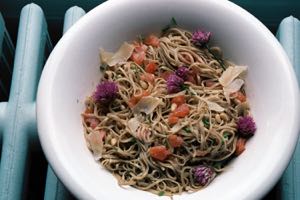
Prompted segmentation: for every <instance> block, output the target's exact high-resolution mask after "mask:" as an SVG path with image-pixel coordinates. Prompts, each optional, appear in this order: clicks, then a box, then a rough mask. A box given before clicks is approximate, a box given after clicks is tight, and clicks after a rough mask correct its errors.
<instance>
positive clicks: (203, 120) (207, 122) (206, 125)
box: [202, 118, 209, 128]
mask: <svg viewBox="0 0 300 200" xmlns="http://www.w3.org/2000/svg"><path fill="white" fill-rule="evenodd" d="M202 122H203V124H204V126H205V127H206V128H208V127H209V119H207V118H203V119H202Z"/></svg>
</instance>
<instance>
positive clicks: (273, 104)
mask: <svg viewBox="0 0 300 200" xmlns="http://www.w3.org/2000/svg"><path fill="white" fill-rule="evenodd" d="M171 17H175V18H176V19H177V21H178V23H179V25H181V26H182V27H184V28H187V29H190V30H194V29H196V28H198V27H202V28H204V29H206V30H209V31H212V32H213V38H212V43H214V44H217V45H219V46H220V47H221V48H222V49H223V50H224V53H225V56H226V57H227V58H230V59H231V60H232V61H234V62H235V63H237V64H240V65H248V66H249V72H248V77H247V79H246V83H247V94H248V96H249V99H250V104H251V107H252V111H253V114H254V118H255V120H256V122H257V127H258V130H257V132H256V135H255V136H254V137H253V138H252V139H251V140H250V141H249V142H248V143H247V149H246V151H245V152H244V153H243V154H242V155H241V156H240V157H238V158H237V159H235V160H234V161H233V162H232V163H231V164H230V166H229V169H228V170H227V171H226V172H224V173H222V174H221V175H220V176H218V177H217V178H216V179H215V180H214V181H213V183H212V184H210V185H209V186H208V187H207V188H205V189H203V190H201V191H199V192H196V193H192V194H182V195H176V196H175V197H174V199H175V200H179V199H181V200H199V199H205V200H209V199H213V200H216V199H222V200H229V199H230V200H232V199H238V200H241V199H258V198H260V197H262V196H263V195H264V194H266V192H267V191H268V190H270V189H271V187H272V186H273V185H274V184H275V182H276V181H277V180H278V179H279V177H280V176H281V174H282V173H283V171H284V169H285V167H286V166H287V164H288V162H289V160H290V157H291V155H292V152H293V150H294V147H295V144H296V141H297V137H298V125H297V123H298V122H299V115H298V113H297V112H298V110H299V109H298V102H299V98H298V86H297V84H296V79H295V75H294V72H293V69H292V66H291V64H290V63H289V61H288V58H287V56H286V54H285V53H284V51H283V49H282V47H281V46H280V44H279V43H278V42H277V40H276V39H275V37H274V36H273V35H272V34H271V32H269V30H268V29H267V28H266V27H265V26H264V25H263V24H262V23H261V22H259V21H258V20H257V19H256V18H254V17H253V16H252V15H251V14H249V13H248V12H246V11H245V10H243V9H242V8H240V7H238V6H236V5H234V4H233V3H231V2H228V1H217V0H184V1H174V0H149V1H140V0H118V1H117V0H110V1H108V2H106V3H103V4H101V5H100V6H98V7H96V8H95V9H93V10H92V11H91V12H89V13H88V14H86V15H85V16H84V17H83V18H82V19H80V20H79V22H78V23H76V24H75V25H74V27H72V28H71V29H70V30H69V31H68V32H67V33H66V35H64V36H63V38H62V39H61V40H60V41H59V43H58V44H57V45H56V47H55V49H54V50H53V52H52V53H51V55H50V57H49V59H48V61H47V64H46V66H45V69H44V71H43V74H42V77H41V81H40V85H39V89H38V97H37V98H38V99H37V116H38V131H39V137H40V140H41V144H42V147H43V149H44V152H45V154H46V157H47V159H48V161H49V163H50V164H51V166H52V168H53V169H54V171H55V173H56V174H57V175H58V177H59V178H60V179H61V180H62V182H63V183H64V184H65V185H66V186H67V187H68V188H69V189H70V190H71V192H73V193H74V194H75V195H76V196H77V197H78V198H80V199H130V200H141V199H143V200H154V199H159V200H163V199H169V198H168V197H158V196H156V195H153V194H151V193H148V192H144V191H140V190H136V189H132V188H130V189H123V188H121V187H119V186H118V184H117V181H116V179H115V178H114V177H113V176H112V175H111V174H110V173H109V172H107V171H105V170H104V169H103V168H102V167H100V164H99V163H97V162H95V161H94V159H93V157H92V154H91V153H90V151H89V150H88V149H87V147H86V143H85V140H84V136H83V128H82V124H81V117H80V113H81V112H82V111H83V110H84V103H83V102H84V99H85V97H86V96H87V95H89V94H91V92H92V91H93V89H94V87H95V85H96V84H97V83H98V81H99V78H100V72H99V56H98V55H99V47H103V48H104V49H106V50H116V49H117V48H118V47H119V46H120V45H121V44H122V42H123V41H126V40H131V39H133V38H135V36H136V35H138V34H147V33H152V32H158V31H159V30H160V29H161V28H162V27H163V26H165V25H166V24H167V23H168V22H169V20H170V18H171Z"/></svg>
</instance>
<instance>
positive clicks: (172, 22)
mask: <svg viewBox="0 0 300 200" xmlns="http://www.w3.org/2000/svg"><path fill="white" fill-rule="evenodd" d="M174 26H177V21H176V19H175V18H174V17H172V18H171V20H170V23H169V24H168V25H166V26H165V27H164V28H163V29H162V30H161V32H162V33H165V32H167V30H168V29H170V28H172V27H174Z"/></svg>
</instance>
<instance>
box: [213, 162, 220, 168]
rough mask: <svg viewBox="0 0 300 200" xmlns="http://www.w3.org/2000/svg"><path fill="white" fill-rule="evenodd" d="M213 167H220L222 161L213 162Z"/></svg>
mask: <svg viewBox="0 0 300 200" xmlns="http://www.w3.org/2000/svg"><path fill="white" fill-rule="evenodd" d="M213 167H214V168H216V169H220V168H221V167H222V162H217V163H214V164H213Z"/></svg>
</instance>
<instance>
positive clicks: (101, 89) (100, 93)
mask: <svg viewBox="0 0 300 200" xmlns="http://www.w3.org/2000/svg"><path fill="white" fill-rule="evenodd" d="M118 90H119V89H118V86H117V84H116V83H114V82H112V81H102V82H101V83H100V84H98V85H97V87H96V91H95V93H94V95H93V97H94V100H95V101H97V102H100V103H103V104H108V103H110V102H111V101H113V100H114V99H115V98H117V95H118Z"/></svg>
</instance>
